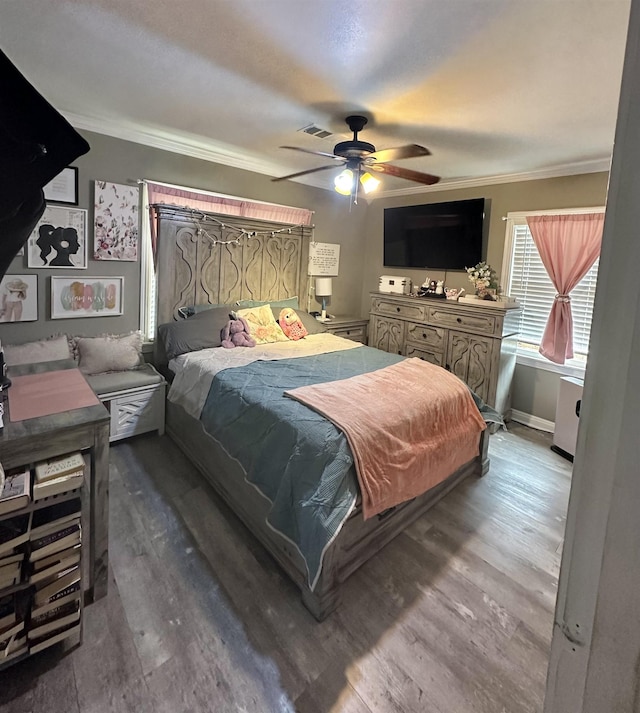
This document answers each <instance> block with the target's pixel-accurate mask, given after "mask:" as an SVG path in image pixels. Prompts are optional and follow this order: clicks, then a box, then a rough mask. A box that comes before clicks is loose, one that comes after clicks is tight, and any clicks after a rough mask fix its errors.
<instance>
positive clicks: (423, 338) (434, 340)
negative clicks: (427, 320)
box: [404, 322, 447, 351]
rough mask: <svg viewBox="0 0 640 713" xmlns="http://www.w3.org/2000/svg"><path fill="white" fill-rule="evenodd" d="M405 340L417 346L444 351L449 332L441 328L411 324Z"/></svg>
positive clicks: (406, 330)
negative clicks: (427, 346)
mask: <svg viewBox="0 0 640 713" xmlns="http://www.w3.org/2000/svg"><path fill="white" fill-rule="evenodd" d="M404 334H405V339H407V340H410V341H412V342H415V343H416V346H418V345H420V346H422V345H429V346H430V347H435V348H437V349H440V350H441V351H444V345H445V344H446V341H447V332H446V330H445V329H443V328H441V327H430V326H428V325H426V324H415V323H413V322H410V323H408V324H407V326H406V329H405V333H404Z"/></svg>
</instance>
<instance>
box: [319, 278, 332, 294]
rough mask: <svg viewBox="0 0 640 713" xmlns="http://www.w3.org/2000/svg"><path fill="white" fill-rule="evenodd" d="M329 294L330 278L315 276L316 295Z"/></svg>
mask: <svg viewBox="0 0 640 713" xmlns="http://www.w3.org/2000/svg"><path fill="white" fill-rule="evenodd" d="M330 296H331V278H330V277H316V297H330Z"/></svg>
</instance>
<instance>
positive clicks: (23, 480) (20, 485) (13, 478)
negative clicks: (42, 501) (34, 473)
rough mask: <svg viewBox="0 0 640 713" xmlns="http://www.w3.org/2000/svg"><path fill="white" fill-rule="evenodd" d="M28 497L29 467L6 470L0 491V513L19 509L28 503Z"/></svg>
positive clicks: (29, 496) (29, 494)
mask: <svg viewBox="0 0 640 713" xmlns="http://www.w3.org/2000/svg"><path fill="white" fill-rule="evenodd" d="M0 467H1V466H0ZM30 499H31V472H30V471H29V469H28V468H27V469H26V470H25V469H24V468H14V469H13V470H9V471H7V472H6V473H5V475H4V483H3V484H2V490H1V491H0V515H5V514H6V513H8V512H13V511H14V510H20V508H23V507H25V506H27V505H28V504H29V500H30Z"/></svg>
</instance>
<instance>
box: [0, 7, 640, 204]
mask: <svg viewBox="0 0 640 713" xmlns="http://www.w3.org/2000/svg"><path fill="white" fill-rule="evenodd" d="M628 14H629V0H366V1H365V0H350V2H344V1H342V0H341V1H338V0H314V2H310V1H308V0H154V2H141V1H136V0H2V2H1V5H0V47H2V49H3V50H4V51H5V52H6V54H8V56H9V57H10V58H11V59H12V61H13V62H14V63H15V64H16V65H17V67H18V68H19V69H20V70H21V71H22V73H23V74H24V75H25V76H26V77H27V78H28V79H29V80H30V81H31V82H32V83H33V84H34V85H35V86H36V88H37V89H38V90H39V91H40V92H41V93H42V94H43V95H44V96H45V97H46V98H47V99H48V100H49V101H50V102H51V103H52V104H53V105H54V106H55V107H56V108H58V109H59V110H60V111H62V112H63V113H64V114H65V115H66V116H67V117H68V118H69V119H70V120H71V121H72V123H74V124H75V125H76V126H78V127H79V128H85V129H91V130H94V131H98V132H101V133H105V134H109V135H112V136H118V137H121V138H126V139H130V140H133V141H138V142H140V143H148V144H149V145H153V146H160V147H163V148H170V149H172V150H177V151H182V152H184V153H188V154H190V155H195V156H200V157H203V158H209V159H211V160H215V161H218V162H221V163H226V164H229V165H235V166H240V167H242V168H248V169H251V170H256V171H259V172H261V173H265V174H268V175H271V176H278V175H284V174H288V173H292V172H294V171H301V170H305V169H309V168H313V167H316V166H324V165H326V163H327V161H329V160H330V159H323V158H321V157H314V156H311V155H308V154H302V153H297V152H294V151H287V150H284V149H280V148H278V147H279V146H280V145H282V144H289V145H291V144H292V145H295V146H300V147H303V148H307V149H311V150H320V151H329V152H331V151H332V147H333V144H334V143H336V142H337V141H340V140H343V139H344V137H345V136H347V137H349V134H348V129H347V127H346V125H345V124H344V117H345V116H346V115H347V114H349V113H354V111H355V112H357V113H364V114H365V115H366V116H368V117H369V119H370V124H369V126H368V127H367V128H366V129H365V131H364V132H363V133H362V135H361V137H360V138H361V139H363V140H366V141H369V142H371V143H373V144H375V145H376V147H377V148H378V149H380V148H387V147H392V146H398V145H401V144H405V143H418V144H421V145H423V146H427V147H428V148H429V149H430V150H431V152H432V155H431V156H428V157H423V158H422V157H421V158H413V159H406V160H403V161H400V162H398V165H402V166H404V167H405V168H411V169H415V170H418V171H426V172H428V173H435V174H438V175H440V176H442V177H443V181H457V180H460V179H473V178H482V177H494V176H505V175H511V174H529V173H533V174H534V175H535V174H536V173H537V174H545V173H547V174H551V173H553V172H554V171H555V172H566V173H575V172H581V171H582V170H584V171H590V170H596V169H603V168H606V166H607V162H608V160H609V158H610V155H611V150H612V145H613V137H614V130H615V120H616V111H617V104H618V94H619V87H620V77H621V71H622V62H623V55H624V45H625V40H626V30H627V20H628ZM309 124H315V125H317V126H320V127H322V128H326V129H328V130H330V131H333V132H337V134H338V135H336V136H333V137H331V138H330V139H324V140H321V139H319V138H316V137H314V136H309V135H306V134H304V133H300V132H299V131H298V130H299V129H301V128H302V127H305V126H307V125H309ZM332 177H333V172H332V171H325V172H320V173H319V174H315V175H312V176H311V177H309V178H308V179H307V182H309V183H313V184H314V185H320V186H323V187H329V185H330V183H331V180H332ZM302 180H304V179H302ZM384 183H385V189H386V190H387V191H389V190H390V191H393V190H401V189H404V188H409V187H413V186H415V185H417V184H411V183H408V182H407V181H403V180H401V179H397V178H391V177H385V178H384Z"/></svg>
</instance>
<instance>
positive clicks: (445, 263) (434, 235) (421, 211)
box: [384, 198, 484, 270]
mask: <svg viewBox="0 0 640 713" xmlns="http://www.w3.org/2000/svg"><path fill="white" fill-rule="evenodd" d="M483 226H484V198H473V199H471V200H464V201H449V202H447V203H426V204H424V205H411V206H402V207H400V208H385V210H384V265H385V267H405V268H407V267H410V268H432V269H434V270H436V269H438V270H464V269H465V268H466V267H472V266H473V265H476V264H477V263H479V262H480V261H481V260H482V232H483Z"/></svg>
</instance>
